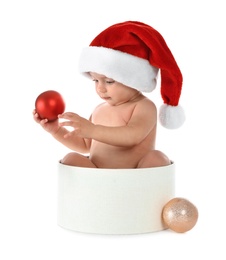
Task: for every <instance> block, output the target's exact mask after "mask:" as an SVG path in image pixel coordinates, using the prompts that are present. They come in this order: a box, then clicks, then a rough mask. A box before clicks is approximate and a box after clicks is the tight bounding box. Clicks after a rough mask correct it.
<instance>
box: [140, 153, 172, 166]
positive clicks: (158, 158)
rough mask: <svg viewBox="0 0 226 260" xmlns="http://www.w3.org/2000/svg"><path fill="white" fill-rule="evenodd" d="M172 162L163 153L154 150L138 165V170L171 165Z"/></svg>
mask: <svg viewBox="0 0 226 260" xmlns="http://www.w3.org/2000/svg"><path fill="white" fill-rule="evenodd" d="M170 164H171V161H170V160H169V158H168V157H167V156H166V155H165V154H164V153H162V152H160V151H157V150H153V151H150V152H148V153H147V154H146V155H145V156H144V157H143V158H142V159H141V160H140V162H139V163H138V166H137V168H150V167H160V166H166V165H170Z"/></svg>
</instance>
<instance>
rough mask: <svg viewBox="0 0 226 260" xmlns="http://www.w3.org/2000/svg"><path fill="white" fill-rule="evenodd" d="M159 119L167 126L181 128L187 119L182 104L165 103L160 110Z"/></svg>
mask: <svg viewBox="0 0 226 260" xmlns="http://www.w3.org/2000/svg"><path fill="white" fill-rule="evenodd" d="M159 121H160V123H161V124H162V126H164V127H165V128H168V129H176V128H179V127H180V126H181V125H183V123H184V121H185V113H184V110H183V108H182V107H181V106H180V105H178V106H170V105H166V104H163V105H162V106H161V107H160V110H159Z"/></svg>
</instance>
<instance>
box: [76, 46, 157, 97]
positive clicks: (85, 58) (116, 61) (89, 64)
mask: <svg viewBox="0 0 226 260" xmlns="http://www.w3.org/2000/svg"><path fill="white" fill-rule="evenodd" d="M158 70H159V69H158V68H156V67H154V66H152V65H151V64H150V63H149V62H148V60H146V59H142V58H139V57H137V56H133V55H131V54H128V53H125V52H121V51H118V50H114V49H110V48H105V47H96V46H89V47H86V48H84V49H83V51H82V53H81V56H80V60H79V71H80V72H81V73H83V74H87V73H88V72H95V73H98V74H102V75H105V76H107V77H109V78H112V79H114V80H115V81H118V82H120V83H122V84H124V85H126V86H129V87H131V88H135V89H137V90H139V91H141V92H151V91H153V90H154V89H155V87H156V81H157V75H158ZM137 72H139V73H137Z"/></svg>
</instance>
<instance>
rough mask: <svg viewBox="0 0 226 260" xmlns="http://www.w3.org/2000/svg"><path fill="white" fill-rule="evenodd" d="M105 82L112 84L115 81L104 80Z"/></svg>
mask: <svg viewBox="0 0 226 260" xmlns="http://www.w3.org/2000/svg"><path fill="white" fill-rule="evenodd" d="M106 83H108V84H113V83H115V81H114V80H106Z"/></svg>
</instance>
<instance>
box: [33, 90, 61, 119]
mask: <svg viewBox="0 0 226 260" xmlns="http://www.w3.org/2000/svg"><path fill="white" fill-rule="evenodd" d="M35 109H36V111H37V113H38V114H39V117H40V118H41V119H45V118H47V119H48V120H49V121H54V120H56V119H57V117H58V115H59V114H62V113H63V112H64V110H65V102H64V100H63V97H62V96H61V94H60V93H58V92H57V91H54V90H47V91H45V92H43V93H41V94H40V95H39V96H38V97H37V99H36V101H35Z"/></svg>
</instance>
